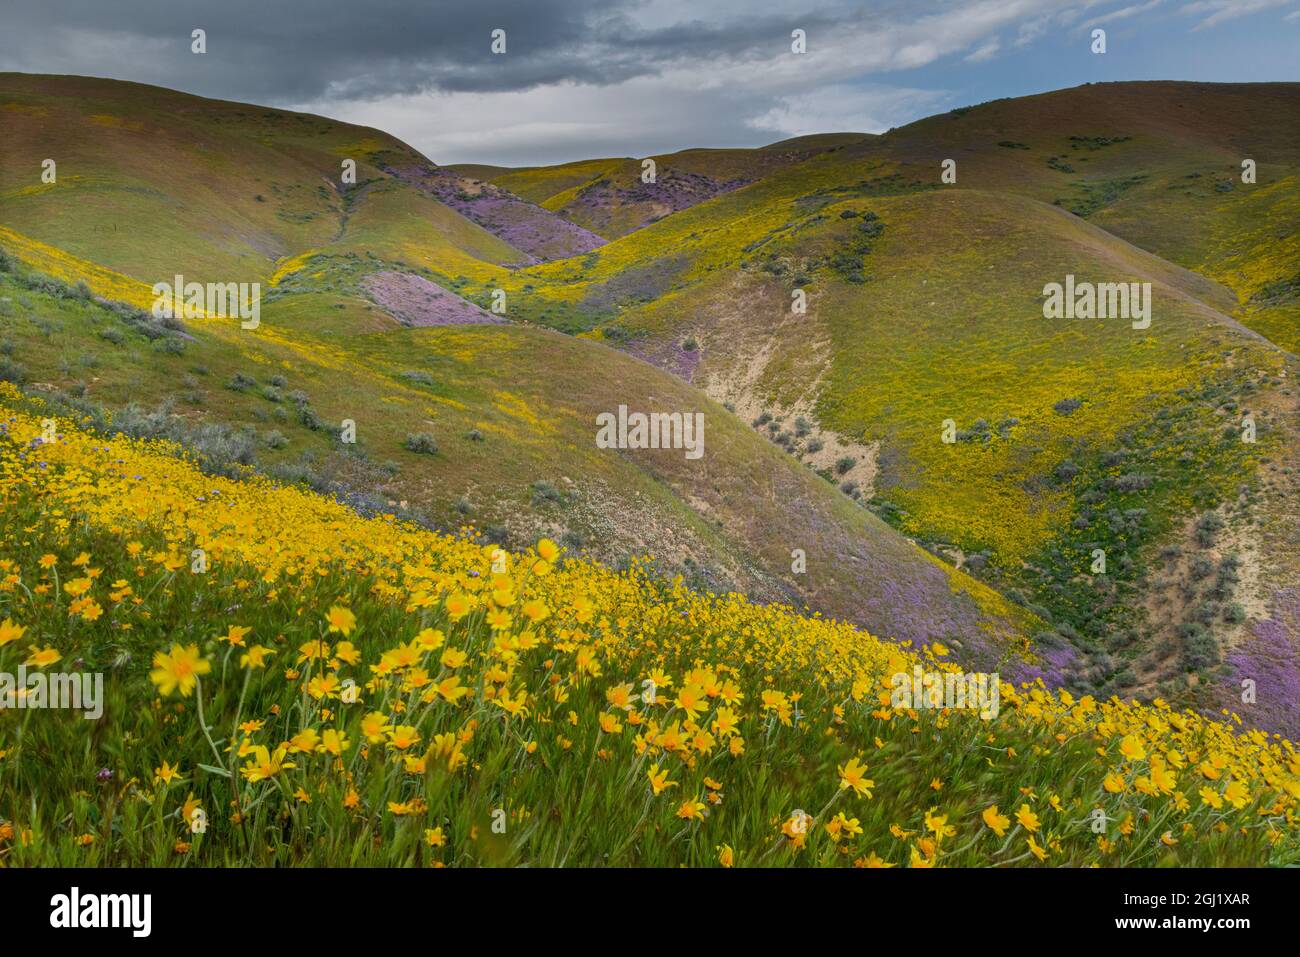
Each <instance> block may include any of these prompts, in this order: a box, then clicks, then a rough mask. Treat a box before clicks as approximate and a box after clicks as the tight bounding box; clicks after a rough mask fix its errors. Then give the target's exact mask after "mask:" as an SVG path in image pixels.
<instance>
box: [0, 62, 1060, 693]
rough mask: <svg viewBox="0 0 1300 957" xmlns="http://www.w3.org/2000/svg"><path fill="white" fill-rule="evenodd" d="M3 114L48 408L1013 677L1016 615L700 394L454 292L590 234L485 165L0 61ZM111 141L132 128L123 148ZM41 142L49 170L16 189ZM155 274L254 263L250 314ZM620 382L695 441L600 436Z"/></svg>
mask: <svg viewBox="0 0 1300 957" xmlns="http://www.w3.org/2000/svg"><path fill="white" fill-rule="evenodd" d="M0 110H3V111H4V114H5V115H6V116H10V115H13V116H17V117H19V118H21V122H19V123H18V124H17V126H16V130H17V135H16V137H15V138H14V140H13V142H14V144H15V148H14V149H13V150H7V151H6V153H5V170H4V173H3V174H2V175H0V204H2V205H0V230H3V232H0V238H2V241H3V246H4V248H5V249H6V250H7V251H8V254H9V256H10V257H11V258H12V259H13V260H15V264H14V265H13V266H12V268H11V270H10V271H9V272H8V273H6V274H5V275H4V276H3V278H2V279H0V282H2V283H3V286H4V292H3V295H2V296H0V309H3V314H4V316H5V331H4V343H5V348H6V350H7V355H8V358H7V360H6V364H7V368H8V369H9V370H10V374H9V376H8V377H10V378H21V380H22V381H24V382H25V383H26V384H27V387H28V388H29V390H31V391H34V392H37V393H40V394H43V395H45V396H47V397H49V398H50V399H51V400H52V401H54V402H56V403H59V404H60V406H59V407H61V408H68V409H71V410H78V411H79V412H80V413H82V414H86V413H89V414H92V415H93V416H94V417H95V419H96V421H99V422H101V423H102V424H104V425H106V426H107V425H108V419H109V417H110V415H112V416H113V422H114V423H115V424H114V425H113V426H112V427H114V428H122V429H126V430H128V431H130V432H131V433H132V434H139V435H162V436H167V437H171V438H177V439H181V440H184V441H189V442H191V443H199V447H200V448H201V450H202V454H203V455H204V456H205V457H206V460H207V462H208V467H210V468H218V469H227V470H229V469H230V468H237V467H238V466H240V465H246V464H254V463H255V464H257V465H258V466H259V467H261V468H263V469H265V470H268V471H270V472H271V473H272V474H274V475H276V476H278V477H279V478H281V479H282V480H286V481H299V482H305V483H307V484H309V485H311V486H312V487H314V488H317V489H320V490H326V491H330V492H333V493H335V494H338V495H340V496H342V497H344V498H345V499H347V500H348V501H351V502H353V503H354V504H357V505H359V506H360V507H362V508H364V509H368V510H370V511H384V510H393V511H398V512H400V513H402V514H404V515H407V516H410V517H415V518H418V519H419V520H421V521H423V522H425V523H426V524H429V525H431V526H433V527H437V528H446V529H455V528H459V527H461V526H462V525H468V526H473V528H474V530H476V531H477V532H478V533H479V534H482V535H484V536H486V537H487V538H489V539H490V540H493V541H499V542H505V543H510V542H520V541H528V540H531V539H535V538H536V537H538V536H539V535H543V534H547V535H551V536H554V537H555V538H557V539H561V540H563V541H564V542H565V543H566V544H567V545H568V546H569V547H571V548H573V549H574V550H577V551H584V552H587V553H588V554H591V555H593V556H595V557H597V558H600V559H602V560H605V561H607V562H609V563H612V564H618V563H626V562H627V561H629V560H630V559H631V558H632V557H634V556H637V555H642V554H646V553H650V554H652V555H654V557H655V559H656V560H657V561H658V562H659V563H660V567H661V569H662V572H663V573H664V574H667V575H673V574H681V575H684V576H686V578H687V580H688V581H690V582H691V583H693V584H694V585H696V586H697V587H700V588H703V589H715V590H719V591H726V590H730V589H740V590H743V591H745V592H746V593H748V594H751V595H753V596H755V597H758V598H763V599H767V600H778V599H779V600H786V601H790V602H794V603H797V604H808V605H810V606H811V607H813V608H815V609H816V610H818V611H820V612H822V613H824V614H827V615H834V616H837V617H841V618H846V619H849V620H853V621H856V622H859V623H862V624H869V626H870V627H872V628H875V629H876V630H877V631H879V632H880V633H882V634H888V635H890V636H891V637H894V638H897V639H899V640H910V641H914V642H927V641H931V640H940V639H942V640H944V641H946V642H949V643H951V644H952V645H954V646H955V647H959V648H964V649H965V651H966V653H967V654H968V655H969V656H970V658H971V660H972V661H980V662H982V663H984V664H985V665H987V666H988V667H995V666H997V664H998V662H999V661H1003V660H1004V659H1005V660H1006V662H1007V666H1008V669H1009V673H1020V674H1033V673H1037V669H1038V667H1039V665H1038V663H1037V660H1036V659H1035V658H1034V656H1032V655H1031V654H1029V653H1028V652H1027V651H1026V648H1027V642H1026V640H1025V638H1024V636H1025V634H1026V633H1027V632H1029V631H1031V630H1032V624H1033V621H1034V618H1033V615H1032V614H1031V613H1028V612H1025V611H1024V610H1022V609H1020V608H1018V607H1016V606H1015V605H1013V604H1012V603H1009V602H1007V601H1006V600H1005V599H1003V598H1001V597H1000V596H999V595H998V594H997V593H996V592H995V591H994V590H993V589H991V588H989V587H987V586H985V585H982V584H980V583H978V582H976V581H975V580H974V579H972V578H970V577H969V576H967V575H965V574H963V573H960V572H957V571H956V570H955V569H953V568H952V567H951V566H950V565H949V564H948V563H946V562H944V561H942V560H940V559H937V558H935V557H934V556H933V555H931V554H929V553H927V552H925V551H924V550H922V549H920V548H918V547H917V546H916V545H914V544H913V543H911V542H908V541H907V540H906V538H905V537H904V536H902V535H900V534H898V533H897V532H896V531H895V530H894V529H891V528H889V527H888V525H887V524H886V523H884V522H883V521H881V520H880V519H878V518H877V517H876V516H874V515H872V514H870V513H869V512H867V511H865V510H863V509H861V508H859V507H857V506H856V505H855V504H854V503H853V502H852V501H850V500H848V499H846V498H845V497H843V496H842V495H840V494H839V493H838V492H837V491H836V490H835V488H834V487H833V486H832V485H831V484H829V483H827V482H825V481H824V480H822V479H821V478H819V477H817V476H816V475H814V474H813V473H811V472H809V471H808V470H806V469H804V468H802V467H801V466H800V465H799V464H798V463H797V462H795V461H794V460H793V459H791V458H790V457H788V456H786V455H785V454H784V453H783V452H781V451H780V450H779V449H777V448H775V447H773V446H771V445H770V444H769V443H767V442H765V441H763V440H762V439H761V438H760V437H758V436H756V435H755V434H754V433H753V432H752V430H750V429H749V428H748V427H747V426H746V425H745V424H744V423H742V422H741V421H739V420H738V419H736V418H735V417H734V416H732V415H731V414H730V413H729V412H727V411H726V410H725V409H724V408H723V407H722V406H721V405H718V404H716V403H713V402H711V401H710V400H708V399H707V397H705V396H704V395H703V394H702V393H700V392H699V391H698V390H696V389H694V388H692V387H691V386H690V385H688V384H687V383H684V382H683V381H681V380H680V379H679V378H677V377H674V376H672V375H670V374H668V373H665V372H663V371H662V370H659V369H657V368H656V367H655V366H653V365H652V364H649V363H646V362H644V361H642V360H640V359H638V358H636V357H633V356H628V355H626V354H625V353H622V352H620V351H617V350H614V349H612V348H610V347H609V346H608V345H607V344H602V343H598V342H594V341H591V340H589V339H582V338H575V337H571V336H564V335H561V334H558V333H556V332H553V331H549V330H547V329H545V328H541V327H539V326H538V325H536V324H521V323H517V322H513V321H511V320H513V319H514V315H513V312H514V304H513V302H512V303H511V307H510V310H509V312H508V313H507V314H506V315H504V316H501V315H498V314H496V313H494V312H492V311H491V310H490V308H488V307H489V305H490V303H489V301H487V300H484V301H483V302H482V303H480V304H475V303H473V302H470V301H468V300H466V299H465V298H462V297H461V296H460V295H458V291H459V290H460V289H462V288H465V287H467V286H469V285H475V284H488V286H486V287H485V288H491V287H492V284H500V285H503V286H504V285H505V284H506V282H507V280H508V279H509V277H510V275H511V274H512V270H511V269H510V268H509V267H512V266H513V267H520V266H523V265H525V264H529V263H536V262H537V261H538V260H539V259H541V258H544V256H543V255H538V254H545V255H552V254H555V253H556V249H555V248H553V247H554V244H555V243H557V242H560V243H562V242H563V241H565V237H570V238H574V241H575V242H578V244H579V245H578V248H579V249H581V250H586V252H585V253H584V254H586V255H589V254H590V249H589V248H588V247H589V246H590V245H591V243H594V242H596V241H597V240H594V239H590V237H588V238H583V237H585V236H586V234H585V233H584V232H583V231H582V230H581V229H579V228H578V227H575V226H571V225H570V224H568V223H567V222H565V221H563V220H560V219H558V218H556V217H555V216H554V214H552V213H549V212H547V211H545V210H543V209H541V208H540V207H537V206H534V205H532V204H531V203H529V202H528V201H527V200H526V199H523V198H517V197H514V196H513V195H506V194H504V193H503V192H501V190H500V188H499V187H496V186H492V185H491V184H487V185H486V186H485V187H483V188H478V187H474V190H475V192H474V197H477V198H473V197H469V198H467V197H466V196H465V195H462V194H464V193H466V192H468V191H469V189H470V187H471V186H472V183H471V182H470V181H469V180H468V179H466V178H465V177H461V176H458V175H455V174H447V176H444V174H443V173H442V171H441V169H440V168H438V167H435V166H434V165H433V164H432V163H429V162H428V161H427V160H425V159H424V158H423V157H420V156H418V155H417V154H414V153H413V152H412V151H410V150H409V149H408V148H407V147H405V146H403V145H402V144H400V143H398V142H397V141H395V140H393V139H392V138H391V137H387V136H385V135H384V134H382V133H379V132H378V131H374V130H364V129H360V128H356V127H349V126H346V125H344V124H333V123H332V121H327V120H323V119H321V118H318V117H305V116H301V115H298V114H289V113H281V112H279V111H274V110H264V109H262V108H255V107H248V106H244V105H240V104H228V103H219V102H214V101H206V100H201V99H198V98H195V97H188V96H183V95H180V94H173V93H170V92H167V91H161V90H153V89H151V88H148V87H141V86H138V85H133V84H123V83H116V82H110V81H92V80H85V79H81V78H65V77H59V78H39V77H26V76H15V75H9V76H6V77H4V78H0ZM105 117H109V118H111V119H104V118H105ZM46 134H49V136H50V138H49V139H43V138H42V137H44V136H46ZM130 137H143V138H145V139H148V141H149V142H151V143H153V144H154V145H153V146H152V147H151V149H150V151H148V153H147V155H143V156H142V155H141V153H142V149H141V147H140V146H138V145H134V144H133V143H132V142H131V141H130V139H129V138H130ZM141 142H143V140H141ZM51 154H52V155H55V156H58V157H60V158H59V160H58V170H59V176H58V180H57V182H56V183H53V184H47V185H43V186H41V188H38V189H35V190H32V189H30V188H29V186H30V182H29V181H30V180H32V179H33V177H31V176H29V175H28V171H29V169H35V170H37V171H38V176H39V170H40V160H39V159H37V157H45V156H47V155H51ZM353 157H356V158H357V169H358V173H357V183H356V185H355V187H351V188H347V189H343V188H341V186H340V185H339V181H338V176H337V171H338V170H339V169H340V164H341V162H342V160H343V159H346V158H353ZM33 164H34V165H33ZM254 168H255V169H256V172H255V173H253V174H252V175H251V176H249V175H247V174H246V173H245V172H244V170H246V169H247V170H252V169H254ZM443 179H449V180H450V181H453V182H455V183H456V184H458V185H457V186H456V189H455V191H453V192H452V193H447V192H446V191H445V190H444V189H443V185H444V184H442V183H441V182H440V181H441V180H443ZM25 182H26V183H28V185H24V183H25ZM473 182H478V183H481V182H482V181H478V180H474V181H473ZM223 196H226V197H228V198H227V199H224V200H223V199H222V197H223ZM480 207H482V208H480ZM520 210H531V211H532V212H531V213H530V215H531V216H533V217H534V219H535V220H536V222H540V223H542V224H543V225H542V226H541V227H537V226H536V223H534V224H533V225H529V224H528V223H526V222H524V220H522V219H521V218H519V217H518V216H517V215H516V214H517V213H518V212H519V211H520ZM156 223H165V228H161V229H155V228H154V225H155V224H156ZM525 227H527V228H525ZM122 233H128V234H130V236H131V237H132V238H131V239H130V240H128V241H125V242H123V241H122V240H121V238H120V237H121V234H122ZM187 233H188V234H192V235H193V236H194V237H195V240H194V242H192V243H188V244H187V243H185V242H184V241H183V240H182V238H181V237H182V236H183V235H185V234H187ZM514 243H518V245H514ZM539 243H540V244H541V245H539ZM584 244H585V245H584ZM543 246H544V247H545V248H543ZM18 263H21V264H22V265H19V264H18ZM177 273H179V274H183V275H184V276H186V277H187V278H194V279H200V280H209V281H212V280H213V277H215V279H216V280H220V281H223V282H228V281H236V282H254V281H256V282H261V283H263V284H264V288H265V292H264V294H263V298H262V310H261V316H260V325H259V327H258V328H257V329H256V330H252V331H250V330H245V329H242V328H240V325H239V324H238V323H237V322H233V321H229V320H222V319H218V318H214V317H208V318H201V319H196V320H186V322H185V323H184V324H183V326H182V327H181V328H167V327H165V326H161V327H160V326H159V325H158V324H157V323H154V322H152V321H151V320H150V319H149V317H148V316H147V315H143V314H142V313H141V312H140V311H139V310H142V309H148V308H149V306H150V304H151V302H152V299H153V296H152V291H151V289H150V286H151V285H152V283H153V282H156V281H159V280H160V279H167V280H170V278H171V276H172V275H173V274H177ZM47 277H48V278H47ZM78 283H81V284H83V285H82V286H80V287H79V286H78V285H77V284H78ZM112 304H126V306H129V307H133V308H125V307H124V306H121V305H118V306H113V305H112ZM173 325H178V324H175V323H173ZM620 405H626V406H628V407H630V408H632V409H644V410H660V409H662V410H665V411H688V410H691V411H700V412H702V413H703V414H704V415H705V418H706V423H707V427H706V432H707V438H706V443H707V445H706V448H707V454H706V455H705V456H704V457H703V458H702V459H700V460H699V461H698V462H696V461H692V460H688V459H687V458H686V457H685V456H684V455H683V454H682V453H681V451H679V450H677V451H674V450H648V449H647V450H626V451H619V450H606V449H600V448H597V446H596V444H595V442H594V434H595V426H594V423H595V421H596V416H597V415H598V414H599V413H602V412H609V411H613V410H616V409H617V408H618V407H619V406H620ZM344 420H348V421H350V422H352V423H353V424H354V425H355V429H356V442H355V444H349V443H344V442H342V441H340V438H341V435H342V430H343V426H342V423H343V422H344ZM422 436H432V440H431V441H422V440H421V437H422ZM435 447H436V450H435ZM412 448H415V449H416V450H415V451H413V450H412ZM232 463H233V464H232ZM796 551H797V552H799V553H801V554H802V559H801V562H806V569H807V570H806V571H805V570H804V569H803V568H802V567H801V568H800V569H799V571H797V572H796V571H794V570H793V568H794V563H795V555H794V553H795V552H796ZM1016 669H1020V670H1019V671H1017V670H1016Z"/></svg>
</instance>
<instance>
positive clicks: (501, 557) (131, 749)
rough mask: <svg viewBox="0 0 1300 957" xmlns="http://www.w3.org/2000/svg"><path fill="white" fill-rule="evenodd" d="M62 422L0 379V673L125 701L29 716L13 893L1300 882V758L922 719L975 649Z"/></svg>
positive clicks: (1105, 715) (1090, 725)
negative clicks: (658, 880)
mask: <svg viewBox="0 0 1300 957" xmlns="http://www.w3.org/2000/svg"><path fill="white" fill-rule="evenodd" d="M49 419H50V413H49V410H48V408H47V407H45V406H44V405H43V404H42V403H39V402H35V401H33V400H32V399H29V398H25V397H22V396H21V395H20V394H19V393H18V392H17V391H16V390H15V389H13V387H12V386H9V385H7V384H3V383H0V530H2V531H3V534H2V535H0V542H3V545H0V572H3V575H4V578H3V579H2V580H0V666H2V667H3V668H4V669H5V670H7V671H13V670H14V669H16V667H17V666H18V663H20V662H26V664H27V666H28V667H30V668H32V669H34V670H36V669H44V668H48V667H50V666H51V665H54V664H58V663H59V662H62V661H68V662H72V661H75V662H76V663H77V665H76V666H77V667H80V668H85V669H87V670H92V671H101V672H104V673H106V674H107V680H106V683H105V698H104V704H105V710H104V714H103V716H102V718H103V719H102V720H101V721H98V722H91V721H86V720H84V718H83V717H82V715H80V714H78V713H75V712H71V713H69V712H50V713H48V714H47V715H46V716H45V719H44V720H40V721H31V722H27V721H24V720H22V717H21V714H22V713H20V712H17V711H5V712H3V713H0V735H2V736H0V745H3V747H2V748H0V861H3V862H4V863H5V864H6V865H10V866H30V865H62V866H71V865H88V866H123V865H148V866H168V865H170V866H202V865H226V866H249V865H261V866H270V865H280V866H287V865H344V864H351V865H404V866H440V865H470V866H473V865H533V866H536V865H615V866H619V865H651V866H676V865H694V866H720V867H731V866H736V865H742V866H850V865H852V866H859V867H898V866H910V867H936V866H947V865H996V866H1012V865H1014V866H1035V865H1039V864H1042V865H1046V866H1086V865H1103V866H1106V865H1124V866H1196V865H1207V864H1214V865H1263V864H1274V865H1285V864H1294V863H1296V862H1297V859H1298V856H1300V842H1298V840H1297V831H1296V826H1295V823H1294V822H1295V814H1296V804H1297V800H1300V756H1298V755H1297V754H1296V752H1295V748H1294V745H1292V744H1291V742H1289V741H1285V740H1270V739H1269V738H1268V737H1267V736H1265V735H1262V734H1260V733H1258V732H1249V733H1244V732H1242V731H1240V730H1238V729H1237V728H1236V727H1235V726H1234V725H1233V723H1231V722H1230V721H1226V720H1225V721H1212V720H1207V719H1205V718H1203V717H1201V716H1199V715H1197V714H1193V713H1180V712H1177V711H1174V710H1172V709H1170V708H1169V706H1168V705H1166V704H1164V703H1157V704H1154V705H1149V706H1148V705H1138V704H1136V703H1125V702H1122V701H1120V700H1118V699H1113V700H1111V701H1108V702H1099V701H1096V700H1094V699H1093V698H1091V697H1085V698H1081V699H1078V698H1074V697H1072V696H1070V695H1069V694H1068V693H1064V692H1062V693H1060V694H1057V693H1053V692H1048V691H1045V690H1044V689H1042V688H1041V687H1035V686H1026V687H1021V688H1013V687H1012V686H1011V685H1010V684H1003V685H1001V686H1000V697H999V707H998V710H997V715H996V720H991V719H990V720H985V719H982V718H981V717H979V716H978V714H977V713H976V712H973V711H970V710H965V709H961V710H954V711H939V710H929V709H920V710H914V709H912V708H910V707H908V706H906V705H905V704H901V703H897V702H891V700H890V698H891V696H890V689H891V677H892V676H893V675H895V674H898V673H903V672H908V671H910V670H911V669H912V668H913V667H914V666H916V665H923V666H924V667H925V668H926V669H927V670H930V671H934V672H939V673H942V672H945V671H949V670H951V668H952V666H950V665H947V664H945V661H944V659H945V657H946V654H947V652H946V649H943V648H940V647H935V646H931V648H929V649H927V650H926V651H925V652H924V654H922V655H918V654H917V653H916V652H915V651H914V650H912V649H910V648H906V647H899V646H897V645H893V644H889V643H885V642H881V641H879V640H877V639H876V638H874V637H873V636H871V635H869V634H867V633H865V632H862V631H858V630H855V629H853V628H852V627H850V626H846V625H842V624H838V623H834V622H830V621H827V620H824V619H821V618H807V617H800V616H798V615H796V614H795V613H794V612H793V611H792V610H791V609H788V608H782V607H776V606H772V607H766V608H764V607H759V606H755V605H751V604H749V603H747V602H746V601H744V600H743V599H741V598H739V597H737V596H727V597H721V598H720V597H713V596H702V595H700V594H698V593H694V592H691V591H689V590H687V589H684V588H682V587H681V586H680V584H678V583H674V584H665V583H662V582H656V580H655V579H653V578H650V577H647V576H645V575H643V574H642V573H640V572H639V571H637V570H631V571H629V572H627V573H624V574H621V575H616V574H614V573H612V572H610V571H608V570H606V569H604V568H601V567H599V566H597V565H593V564H590V563H586V562H583V561H578V560H572V559H569V558H568V557H567V556H564V555H563V554H562V553H561V552H560V550H559V549H558V548H557V547H556V546H555V545H554V543H553V542H550V541H549V540H543V541H540V542H538V543H537V545H536V547H535V548H530V549H527V550H520V551H517V552H514V553H506V552H503V551H500V550H496V549H488V548H483V547H480V546H478V545H475V544H473V543H470V542H468V541H465V540H463V539H456V538H450V537H445V536H440V535H435V534H431V533H429V532H426V531H423V530H421V529H418V528H415V527H413V526H411V525H409V524H406V523H403V522H400V521H396V520H395V519H394V517H393V516H391V515H381V516H376V517H374V518H371V519H362V518H361V517H359V516H358V515H357V514H356V513H355V512H353V511H350V510H348V509H346V508H344V507H342V506H340V505H338V504H336V503H334V502H331V501H329V500H327V499H324V498H321V497H319V496H314V495H311V494H308V493H305V492H302V491H299V490H295V489H286V488H277V487H274V486H272V485H270V484H269V483H267V482H265V481H264V480H258V479H251V478H250V479H247V480H245V481H233V480H230V479H227V478H223V477H219V476H213V475H211V474H205V473H203V472H201V471H200V470H199V469H198V468H197V467H196V466H195V464H194V463H193V462H191V461H190V460H188V459H187V458H186V457H185V456H184V455H183V454H182V453H181V452H180V450H179V449H177V448H176V447H174V446H169V445H166V444H159V443H148V442H141V441H138V440H133V439H129V438H126V437H123V436H116V437H110V436H106V435H103V434H96V433H92V432H90V431H87V430H86V429H85V427H84V426H83V425H80V424H78V423H76V422H73V421H69V420H65V419H58V420H55V421H48V420H49ZM195 555H201V556H202V557H203V563H202V564H201V565H196V564H195V561H196V559H195V558H194V556H195ZM145 702H150V703H149V704H147V705H146V704H144V703H145ZM27 713H28V714H29V713H30V712H27ZM990 715H992V712H990ZM87 782H91V783H89V784H88V783H87ZM196 819H197V820H206V826H205V827H204V828H202V830H201V832H200V833H195V832H194V830H193V828H192V827H191V822H193V821H195V820H196ZM1081 820H1088V821H1090V822H1095V823H1096V824H1098V825H1100V826H1099V827H1096V826H1087V827H1082V826H1080V824H1079V822H1080V821H1081Z"/></svg>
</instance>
